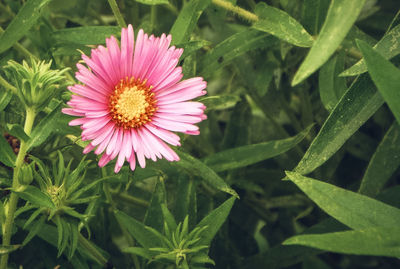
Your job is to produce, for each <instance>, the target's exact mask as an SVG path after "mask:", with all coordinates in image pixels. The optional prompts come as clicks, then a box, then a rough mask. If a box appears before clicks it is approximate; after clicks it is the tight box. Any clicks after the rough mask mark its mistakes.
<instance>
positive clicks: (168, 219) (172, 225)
mask: <svg viewBox="0 0 400 269" xmlns="http://www.w3.org/2000/svg"><path fill="white" fill-rule="evenodd" d="M161 210H162V214H163V218H164V222H165V223H167V225H168V228H169V230H170V231H175V230H176V226H177V224H176V221H175V218H174V216H173V215H172V214H171V212H170V211H169V210H168V207H167V206H166V204H165V203H162V204H161Z"/></svg>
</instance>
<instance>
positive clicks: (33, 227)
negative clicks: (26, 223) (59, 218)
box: [22, 215, 46, 246]
mask: <svg viewBox="0 0 400 269" xmlns="http://www.w3.org/2000/svg"><path fill="white" fill-rule="evenodd" d="M45 221H46V216H44V215H43V216H42V217H41V218H39V220H37V221H35V222H34V223H33V224H32V225H31V227H29V233H28V235H27V236H26V237H25V239H24V241H23V242H22V245H23V246H25V245H26V244H28V243H29V242H30V241H31V240H32V239H33V238H34V237H35V236H36V235H37V233H38V232H39V231H40V229H41V228H42V225H43V224H44V223H45Z"/></svg>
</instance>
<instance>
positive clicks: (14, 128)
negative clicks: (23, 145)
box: [6, 123, 29, 141]
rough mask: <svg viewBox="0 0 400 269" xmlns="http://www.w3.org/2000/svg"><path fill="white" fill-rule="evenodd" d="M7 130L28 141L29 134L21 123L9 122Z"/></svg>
mask: <svg viewBox="0 0 400 269" xmlns="http://www.w3.org/2000/svg"><path fill="white" fill-rule="evenodd" d="M6 127H7V132H8V133H9V134H10V135H12V136H15V137H16V138H18V139H19V140H22V141H28V140H29V136H28V135H27V134H26V133H25V131H24V128H23V127H22V126H21V125H19V124H16V123H15V124H11V123H7V125H6Z"/></svg>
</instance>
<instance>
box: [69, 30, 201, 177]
mask: <svg viewBox="0 0 400 269" xmlns="http://www.w3.org/2000/svg"><path fill="white" fill-rule="evenodd" d="M170 43H171V35H168V36H166V35H165V34H163V35H162V36H161V37H154V36H153V35H151V36H148V35H147V34H145V33H144V32H143V30H139V32H138V34H137V38H136V41H135V40H134V33H133V29H132V26H131V25H129V26H128V27H127V28H123V29H122V32H121V46H119V44H118V41H117V40H116V38H115V37H114V36H111V37H110V38H107V39H106V47H104V46H98V47H97V48H96V49H93V50H92V51H91V56H90V57H88V56H86V55H84V54H83V55H82V59H83V61H84V62H85V63H86V65H87V67H85V66H84V65H82V64H80V63H78V64H77V68H78V72H76V75H75V76H76V78H77V79H78V80H79V81H80V82H81V83H82V84H75V85H74V86H70V87H69V88H68V89H69V90H70V91H71V92H73V93H74V94H73V95H72V97H71V100H70V101H69V102H68V103H67V104H68V105H69V106H70V108H64V109H63V110H62V111H63V113H65V114H68V115H72V116H78V117H80V118H77V119H74V120H72V121H71V122H70V123H69V125H71V126H74V125H80V126H81V129H82V140H87V141H90V143H89V144H88V145H87V146H86V147H85V149H84V150H83V153H84V154H87V153H89V152H90V151H92V150H94V153H95V154H97V155H101V154H102V156H101V158H100V160H99V166H100V167H103V166H104V165H106V164H107V163H108V162H110V161H111V160H113V159H115V158H117V161H116V164H115V169H114V171H115V172H116V173H118V171H119V170H120V169H121V167H122V165H123V164H124V162H125V160H127V161H128V162H129V163H130V168H131V169H132V170H134V169H135V166H136V160H137V161H138V163H139V165H140V166H141V167H142V168H143V167H145V165H146V162H145V159H146V158H147V159H152V160H153V161H156V160H157V158H160V159H161V158H163V157H164V158H165V159H167V160H168V161H178V160H179V157H178V155H177V154H176V153H175V152H174V151H173V150H172V149H171V148H170V147H169V146H168V145H167V144H166V143H168V144H171V145H173V146H180V142H179V141H180V138H179V136H178V135H176V134H175V133H173V132H182V133H185V134H191V135H198V134H199V133H200V132H199V128H198V127H197V126H196V125H194V124H195V123H198V122H200V121H202V120H204V119H206V115H205V114H204V109H205V106H204V105H203V104H202V103H200V102H193V101H189V100H191V99H193V98H196V97H198V96H201V95H204V94H206V91H205V90H204V89H205V88H206V86H207V83H206V81H204V80H203V78H201V77H195V78H190V79H187V80H183V81H181V79H182V76H183V74H182V68H181V67H177V66H176V65H177V64H178V61H179V58H180V56H181V55H182V52H183V49H177V48H175V47H174V46H172V47H170ZM171 131H172V132H171Z"/></svg>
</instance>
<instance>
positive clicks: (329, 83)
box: [318, 54, 347, 111]
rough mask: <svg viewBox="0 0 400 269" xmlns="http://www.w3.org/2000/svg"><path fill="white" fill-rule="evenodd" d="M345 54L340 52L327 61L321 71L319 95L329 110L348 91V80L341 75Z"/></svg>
mask: <svg viewBox="0 0 400 269" xmlns="http://www.w3.org/2000/svg"><path fill="white" fill-rule="evenodd" d="M343 66H344V55H343V54H338V55H336V56H335V57H333V58H331V59H330V60H329V61H328V62H327V63H325V64H324V65H323V66H322V67H321V70H320V71H319V78H318V84H319V95H320V97H321V101H322V103H323V104H324V106H325V108H326V109H327V110H328V111H332V109H333V108H334V107H335V105H336V104H337V102H338V101H339V100H340V97H341V96H342V94H343V93H344V92H345V91H346V89H347V87H346V80H345V79H344V78H342V77H339V73H340V72H341V71H342V70H343Z"/></svg>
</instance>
